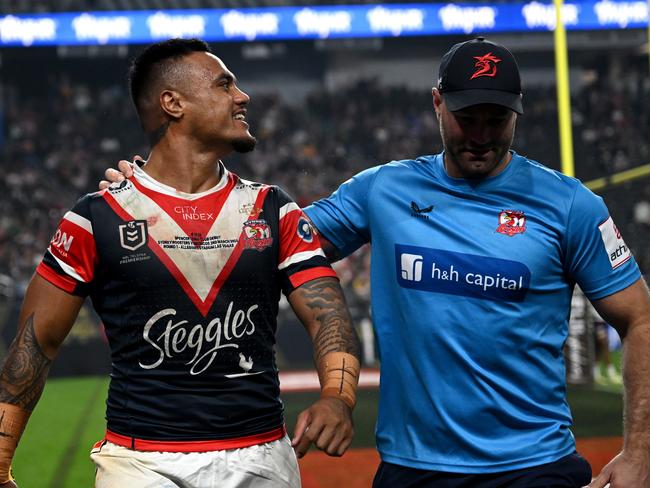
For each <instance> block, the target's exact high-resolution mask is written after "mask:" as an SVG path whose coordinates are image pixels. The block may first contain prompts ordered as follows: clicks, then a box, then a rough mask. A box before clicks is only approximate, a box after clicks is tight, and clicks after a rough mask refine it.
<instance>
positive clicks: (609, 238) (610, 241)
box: [598, 217, 632, 269]
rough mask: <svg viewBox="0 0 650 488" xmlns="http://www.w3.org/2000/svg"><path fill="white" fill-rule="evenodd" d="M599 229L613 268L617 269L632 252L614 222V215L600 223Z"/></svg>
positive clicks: (627, 259)
mask: <svg viewBox="0 0 650 488" xmlns="http://www.w3.org/2000/svg"><path fill="white" fill-rule="evenodd" d="M598 230H600V236H601V238H602V239H603V244H605V249H606V250H607V254H608V256H609V263H610V264H611V265H612V269H616V268H618V267H619V266H621V265H622V264H624V263H626V262H627V261H629V259H630V258H631V257H632V253H631V252H630V249H629V248H628V247H627V245H626V244H625V241H624V240H623V236H622V235H621V232H620V231H619V230H618V227H616V225H615V224H614V221H613V220H612V217H608V218H607V220H606V221H605V222H603V223H602V224H600V225H599V226H598Z"/></svg>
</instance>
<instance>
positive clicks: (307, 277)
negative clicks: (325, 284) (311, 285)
mask: <svg viewBox="0 0 650 488" xmlns="http://www.w3.org/2000/svg"><path fill="white" fill-rule="evenodd" d="M327 277H332V278H336V279H338V275H337V274H336V271H334V270H333V269H332V268H330V267H328V266H318V267H316V268H309V269H305V270H304V271H298V272H297V273H294V274H292V275H291V276H289V280H290V281H291V285H292V286H293V287H294V288H298V287H299V286H302V285H304V284H305V283H307V282H308V281H312V280H316V279H318V278H327Z"/></svg>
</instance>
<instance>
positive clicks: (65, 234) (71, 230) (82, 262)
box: [48, 216, 97, 283]
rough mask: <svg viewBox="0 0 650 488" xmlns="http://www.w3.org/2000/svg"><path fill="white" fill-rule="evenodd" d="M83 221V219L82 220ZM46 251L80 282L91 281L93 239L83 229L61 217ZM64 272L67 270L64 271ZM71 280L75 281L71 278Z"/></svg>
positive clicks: (94, 255) (94, 257) (94, 253)
mask: <svg viewBox="0 0 650 488" xmlns="http://www.w3.org/2000/svg"><path fill="white" fill-rule="evenodd" d="M84 220H85V219H84ZM48 251H49V252H50V253H51V254H52V256H54V257H55V258H56V259H58V260H59V261H61V262H63V263H64V264H66V265H67V266H69V267H70V268H72V270H74V272H75V273H76V274H77V275H79V277H80V278H81V281H83V282H84V283H88V282H90V281H92V279H93V277H94V274H95V263H96V262H97V248H96V247H95V238H94V236H93V235H92V234H91V233H90V232H88V231H87V230H86V229H84V228H83V227H81V226H79V225H77V224H75V223H74V222H72V221H71V220H68V219H66V218H65V216H64V217H63V219H61V222H59V227H58V228H57V229H56V232H55V233H54V237H52V240H51V241H50V247H49V248H48ZM63 271H64V272H66V273H67V272H68V270H66V269H64V270H63ZM72 278H73V279H75V280H76V279H77V278H76V277H74V276H72Z"/></svg>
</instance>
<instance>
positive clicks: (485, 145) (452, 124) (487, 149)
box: [433, 89, 517, 178]
mask: <svg viewBox="0 0 650 488" xmlns="http://www.w3.org/2000/svg"><path fill="white" fill-rule="evenodd" d="M433 98H434V107H435V109H436V114H437V116H438V122H439V124H440V136H441V137H442V143H443V145H444V148H445V165H446V169H447V174H449V176H452V177H454V178H485V177H488V176H494V175H496V174H498V173H499V172H501V171H502V170H503V169H504V168H505V166H506V165H507V163H508V161H509V159H510V158H509V154H510V153H509V152H508V151H509V149H510V146H511V145H512V140H513V138H514V135H515V124H516V121H517V117H516V114H515V112H513V111H511V110H510V109H508V108H506V107H502V106H501V105H493V104H482V105H474V106H471V107H467V108H464V109H462V110H458V111H455V112H451V111H449V110H448V109H447V107H446V105H445V103H444V99H443V98H441V95H440V93H439V92H438V90H437V89H434V92H433Z"/></svg>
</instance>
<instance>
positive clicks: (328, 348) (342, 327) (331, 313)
mask: <svg viewBox="0 0 650 488" xmlns="http://www.w3.org/2000/svg"><path fill="white" fill-rule="evenodd" d="M299 290H300V291H301V292H302V294H303V297H304V299H305V303H306V305H307V307H308V308H310V309H311V310H312V311H313V313H314V315H315V317H316V320H317V321H318V323H319V326H320V327H319V329H318V332H317V333H316V335H315V337H314V354H315V358H316V361H319V360H320V359H321V358H322V357H323V356H324V355H325V354H327V353H330V352H347V353H350V354H352V355H354V356H356V357H357V358H358V357H360V356H361V344H360V342H359V337H358V336H357V333H356V331H355V330H354V327H353V326H352V319H351V318H350V313H349V312H348V308H347V305H346V304H345V299H344V297H343V293H342V291H341V287H340V285H339V283H338V281H336V280H334V279H319V280H313V281H310V282H308V283H305V284H304V285H302V286H301V287H300V288H299Z"/></svg>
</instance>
